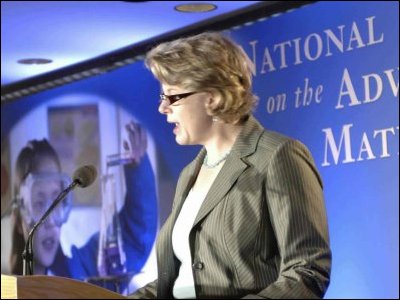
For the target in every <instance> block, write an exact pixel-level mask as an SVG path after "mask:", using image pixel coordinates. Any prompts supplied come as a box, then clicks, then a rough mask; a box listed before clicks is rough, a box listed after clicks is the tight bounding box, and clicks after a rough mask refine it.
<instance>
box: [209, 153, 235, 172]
mask: <svg viewBox="0 0 400 300" xmlns="http://www.w3.org/2000/svg"><path fill="white" fill-rule="evenodd" d="M229 153H231V151H230V150H229V151H228V152H226V153H225V154H224V155H223V156H222V157H221V158H220V159H219V160H217V161H216V162H215V163H212V164H210V163H209V162H208V154H206V156H205V157H204V160H203V166H205V167H206V168H209V169H212V168H215V167H216V166H218V165H219V164H221V163H222V162H223V161H224V160H226V158H227V157H228V155H229Z"/></svg>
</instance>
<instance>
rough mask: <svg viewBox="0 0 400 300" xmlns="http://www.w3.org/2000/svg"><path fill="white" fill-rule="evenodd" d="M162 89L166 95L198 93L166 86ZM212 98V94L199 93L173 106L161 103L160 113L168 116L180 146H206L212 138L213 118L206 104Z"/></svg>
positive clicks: (165, 102)
mask: <svg viewBox="0 0 400 300" xmlns="http://www.w3.org/2000/svg"><path fill="white" fill-rule="evenodd" d="M162 89H163V93H164V94H165V95H176V94H183V93H188V92H196V91H188V90H185V89H183V88H181V87H179V86H171V85H165V84H163V85H162ZM210 98H211V94H210V93H208V92H201V91H199V92H198V93H195V94H193V95H190V96H188V97H185V98H183V99H181V100H178V101H177V102H175V103H173V104H171V105H168V103H167V101H162V102H161V103H160V106H159V108H158V111H159V112H160V113H161V114H164V115H166V116H167V122H168V123H171V124H173V125H174V129H173V133H174V134H175V140H176V142H177V143H178V144H180V145H198V144H200V145H204V144H205V143H206V142H207V140H208V139H209V138H210V129H211V126H212V118H211V117H210V116H209V115H208V114H207V111H206V103H207V101H208V100H209V99H210Z"/></svg>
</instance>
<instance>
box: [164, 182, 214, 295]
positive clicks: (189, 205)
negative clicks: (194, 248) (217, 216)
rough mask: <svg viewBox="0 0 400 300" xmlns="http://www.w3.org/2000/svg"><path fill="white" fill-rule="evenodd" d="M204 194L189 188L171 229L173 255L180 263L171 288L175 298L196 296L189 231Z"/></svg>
mask: <svg viewBox="0 0 400 300" xmlns="http://www.w3.org/2000/svg"><path fill="white" fill-rule="evenodd" d="M206 195H207V194H206V193H205V194H204V193H198V192H193V189H191V190H190V192H189V194H188V195H187V198H186V200H185V202H184V204H183V206H182V209H181V211H180V213H179V216H178V218H177V220H176V223H175V226H174V229H173V231H172V248H173V250H174V253H175V256H176V257H177V258H178V259H179V260H180V261H181V263H182V264H181V267H180V269H179V276H178V278H176V280H175V284H174V288H173V295H174V298H176V299H190V298H192V299H194V298H196V291H195V288H194V279H193V273H192V258H191V255H190V246H189V233H190V230H191V229H192V226H193V223H194V220H195V219H196V216H197V213H198V212H199V210H200V207H201V205H202V204H203V201H204V199H205V197H206Z"/></svg>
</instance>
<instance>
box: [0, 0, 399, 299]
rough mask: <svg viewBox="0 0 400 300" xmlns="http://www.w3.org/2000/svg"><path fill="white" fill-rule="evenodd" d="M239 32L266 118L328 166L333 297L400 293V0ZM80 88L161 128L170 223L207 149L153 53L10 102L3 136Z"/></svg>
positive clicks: (308, 13) (162, 182)
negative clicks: (170, 110) (181, 132)
mask: <svg viewBox="0 0 400 300" xmlns="http://www.w3.org/2000/svg"><path fill="white" fill-rule="evenodd" d="M227 34H228V35H230V36H231V37H232V38H233V39H235V40H236V41H238V42H239V43H240V44H241V45H242V46H243V48H244V50H245V51H246V52H247V53H248V54H249V56H250V58H251V59H252V60H253V61H254V63H255V65H256V73H255V80H254V90H255V92H256V94H257V95H258V96H259V97H260V102H259V105H258V108H257V110H256V112H255V115H256V117H257V118H258V119H259V120H260V121H261V122H262V123H263V125H264V126H265V127H267V128H269V129H272V130H275V131H279V132H281V133H284V134H287V135H290V136H292V137H295V138H297V139H299V140H301V141H302V142H303V143H305V144H306V145H307V146H308V147H309V149H310V150H311V152H312V154H313V156H314V159H315V162H316V165H317V167H318V169H319V171H320V173H321V175H322V178H323V181H324V194H325V200H326V206H327V212H328V222H329V230H330V239H331V247H332V253H333V268H332V276H331V284H330V287H329V289H328V292H327V294H326V298H398V297H399V189H398V186H399V185H398V182H399V152H398V151H399V138H398V135H399V102H398V101H399V98H398V89H399V4H398V2H383V1H379V2H317V3H314V4H310V5H308V6H305V7H302V8H300V9H296V10H293V11H290V12H287V13H284V14H280V15H277V16H273V17H270V18H267V19H264V20H258V21H255V22H253V23H248V24H245V25H243V26H241V27H237V28H233V29H231V30H229V31H227ZM77 92H79V93H83V94H85V95H91V96H93V97H98V98H102V99H106V100H107V101H111V102H113V103H115V104H116V105H118V106H120V107H122V108H124V109H125V110H126V111H128V112H130V113H131V114H132V115H134V116H135V117H136V118H137V119H138V120H139V121H140V122H141V124H142V125H143V126H144V127H145V128H146V129H147V130H148V131H149V133H150V134H151V136H153V138H154V141H155V147H156V152H157V165H158V183H159V185H158V188H159V198H160V199H159V203H160V205H159V215H160V217H159V218H160V223H162V222H163V221H164V220H165V217H166V216H167V214H168V212H169V209H170V205H171V201H172V197H173V192H174V187H175V184H176V180H177V178H178V175H179V173H180V171H181V170H182V168H183V167H184V166H185V165H186V164H187V163H188V162H190V161H191V160H192V159H193V157H194V156H195V155H196V153H197V151H198V150H199V148H198V147H180V146H178V145H176V143H175V139H174V136H173V134H172V125H170V124H167V123H166V122H165V117H163V116H161V115H159V114H158V112H157V103H158V102H157V98H158V94H159V86H158V84H157V82H156V81H155V80H154V79H153V77H152V75H151V74H150V73H149V72H148V71H147V70H145V68H144V66H143V63H142V62H138V63H135V64H133V65H130V66H127V67H124V68H121V69H118V70H116V71H114V72H112V73H109V74H105V75H102V76H98V77H93V78H89V79H85V80H82V81H79V82H76V83H73V84H70V85H68V86H63V87H60V88H56V89H53V90H49V91H46V92H43V93H40V94H37V95H33V96H30V97H26V98H25V99H23V100H21V101H17V102H14V103H11V104H7V105H3V106H2V109H1V134H2V143H3V139H5V138H6V137H7V135H8V133H9V132H10V130H11V129H12V128H13V127H14V125H15V124H17V123H18V122H19V121H20V120H22V118H23V117H24V116H25V115H26V114H27V113H28V112H30V111H32V110H33V109H34V108H35V107H38V106H40V105H46V103H48V102H49V101H51V100H53V99H55V98H58V97H60V96H63V97H68V96H69V95H73V94H75V93H77ZM83 102H84V100H83Z"/></svg>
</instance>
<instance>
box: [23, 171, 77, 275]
mask: <svg viewBox="0 0 400 300" xmlns="http://www.w3.org/2000/svg"><path fill="white" fill-rule="evenodd" d="M77 185H80V181H79V180H77V179H75V180H74V181H73V182H72V183H71V184H70V185H69V186H68V187H67V188H66V189H65V190H64V191H62V192H61V193H60V194H59V195H58V197H57V198H56V200H54V202H53V203H52V204H51V205H50V207H49V208H48V209H47V210H46V212H45V213H44V215H43V216H42V217H41V218H40V220H39V221H38V222H37V223H36V224H35V225H34V226H33V227H32V229H31V231H30V232H29V235H28V240H27V241H26V244H25V249H24V252H22V260H23V265H22V275H23V276H26V275H33V246H32V244H33V234H34V233H35V231H36V229H37V228H38V227H39V226H40V225H41V224H42V223H43V222H44V221H45V220H46V218H47V217H48V216H49V214H50V213H51V212H52V211H53V209H54V208H55V207H56V206H57V205H58V204H59V203H60V202H61V201H62V200H63V199H64V198H65V196H67V194H68V193H69V192H70V191H71V190H73V189H74V188H75V187H76V186H77Z"/></svg>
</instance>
